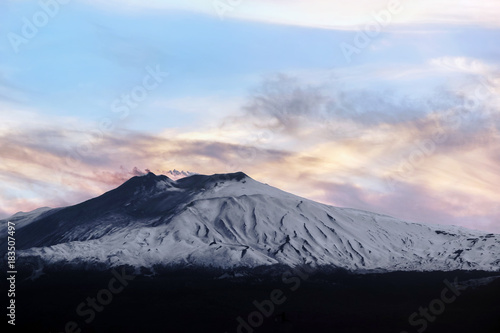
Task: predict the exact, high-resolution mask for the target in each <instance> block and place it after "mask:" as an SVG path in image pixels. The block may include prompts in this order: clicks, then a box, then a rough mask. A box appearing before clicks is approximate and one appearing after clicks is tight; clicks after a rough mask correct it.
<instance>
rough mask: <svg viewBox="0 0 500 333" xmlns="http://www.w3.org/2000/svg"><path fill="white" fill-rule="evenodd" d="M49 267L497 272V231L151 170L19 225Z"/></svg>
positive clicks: (30, 252)
mask: <svg viewBox="0 0 500 333" xmlns="http://www.w3.org/2000/svg"><path fill="white" fill-rule="evenodd" d="M18 239H19V240H18V244H19V247H20V248H19V249H20V251H18V254H19V256H20V257H22V258H23V257H32V256H34V257H39V258H41V259H42V260H44V261H46V262H48V263H57V262H85V263H96V264H97V263H101V264H108V265H111V266H116V265H121V264H130V265H134V266H137V267H139V266H144V267H151V266H153V265H155V264H162V265H173V264H194V265H202V266H217V267H234V266H246V267H255V266H259V265H272V264H278V263H281V264H286V265H291V266H294V265H298V264H310V265H313V266H325V265H327V266H335V267H343V268H347V269H351V270H371V269H383V270H418V271H420V270H454V269H481V270H498V267H499V264H500V259H499V253H500V235H495V234H487V233H484V232H479V231H473V230H468V229H464V228H460V227H453V226H437V225H423V224H416V223H407V222H403V221H400V220H397V219H394V218H391V217H388V216H383V215H378V214H374V213H369V212H365V211H360V210H354V209H345V208H336V207H332V206H327V205H323V204H319V203H316V202H313V201H310V200H307V199H304V198H300V197H297V196H295V195H292V194H289V193H286V192H283V191H281V190H278V189H276V188H273V187H271V186H268V185H264V184H261V183H259V182H257V181H255V180H253V179H251V178H250V177H248V176H246V175H245V174H243V173H234V174H227V175H213V176H202V175H194V176H190V177H187V178H183V179H180V180H177V181H173V180H171V179H169V178H168V177H166V176H156V175H154V174H152V173H149V174H148V175H145V176H141V177H134V178H132V179H130V180H129V181H127V182H126V183H124V184H123V185H122V186H120V187H118V188H117V189H115V190H113V191H110V192H108V193H105V194H104V195H102V196H100V197H98V198H95V199H92V200H89V201H87V202H84V203H81V204H79V205H76V206H71V207H66V208H63V209H58V210H55V211H53V212H52V211H48V212H45V213H44V214H43V215H42V216H41V217H40V218H38V219H37V220H36V221H32V222H31V223H29V224H26V225H25V226H24V227H22V228H20V229H18Z"/></svg>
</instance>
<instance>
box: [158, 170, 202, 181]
mask: <svg viewBox="0 0 500 333" xmlns="http://www.w3.org/2000/svg"><path fill="white" fill-rule="evenodd" d="M165 174H166V175H167V176H168V178H170V179H173V180H178V179H181V178H184V177H189V176H193V175H196V173H195V172H191V171H184V170H182V171H179V170H176V169H174V170H169V171H167V172H166V173H165Z"/></svg>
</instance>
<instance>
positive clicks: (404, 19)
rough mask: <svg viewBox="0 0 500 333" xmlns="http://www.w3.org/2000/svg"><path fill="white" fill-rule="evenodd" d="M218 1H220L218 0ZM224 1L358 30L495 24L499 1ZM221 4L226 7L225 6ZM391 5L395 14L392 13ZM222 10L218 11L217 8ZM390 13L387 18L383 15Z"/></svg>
mask: <svg viewBox="0 0 500 333" xmlns="http://www.w3.org/2000/svg"><path fill="white" fill-rule="evenodd" d="M87 2H88V3H90V4H93V5H98V6H101V7H105V8H112V9H113V10H115V9H117V8H119V9H121V10H123V11H126V12H128V13H131V14H133V13H135V12H136V11H137V10H138V9H142V10H145V11H147V10H155V11H157V10H162V9H163V10H189V11H195V12H200V13H204V14H208V15H214V16H217V15H219V14H220V13H219V12H218V10H217V8H216V4H217V0H216V1H206V0H192V1H181V0H170V1H161V0H147V1H140V0H131V1H127V3H126V4H125V5H124V4H123V2H121V1H118V0H112V1H109V0H108V1H102V0H87ZM219 3H220V2H219ZM222 3H223V4H225V5H226V6H225V8H226V10H225V11H224V13H225V17H228V18H237V19H243V20H254V21H263V22H269V23H277V24H286V25H299V26H310V27H316V28H325V29H355V30H357V29H360V28H361V27H363V26H365V25H366V24H368V23H370V22H372V21H373V22H377V20H387V21H388V23H390V24H391V25H393V26H402V27H404V28H408V27H409V26H411V25H414V26H422V25H424V24H425V25H479V26H485V27H498V26H499V23H498V19H497V13H498V12H499V8H500V7H499V6H500V5H499V3H498V2H497V1H495V0H485V1H481V2H478V1H472V0H462V1H458V2H457V1H451V0H438V1H432V0H422V1H408V0H355V1H348V2H346V1H341V0H312V1H298V0H289V1H282V0H274V1H269V0H253V1H245V0H243V1H241V2H238V3H237V4H236V5H234V4H228V3H226V2H222ZM223 7H224V6H223ZM391 10H394V14H391ZM219 11H220V10H219ZM386 13H389V14H388V15H389V17H386V15H387V14H386Z"/></svg>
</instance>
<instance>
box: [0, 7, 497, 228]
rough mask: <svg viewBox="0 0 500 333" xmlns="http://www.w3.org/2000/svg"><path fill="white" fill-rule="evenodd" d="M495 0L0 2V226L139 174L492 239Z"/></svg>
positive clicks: (494, 219)
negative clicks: (230, 181) (267, 190)
mask: <svg viewBox="0 0 500 333" xmlns="http://www.w3.org/2000/svg"><path fill="white" fill-rule="evenodd" d="M498 17H500V2H499V1H497V0H483V1H480V2H479V1H472V0H471V1H469V0H454V1H451V0H433V1H430V0H420V1H410V0H400V1H397V0H396V1H379V0H351V1H340V0H308V1H298V0H190V1H186V0H182V1H181V0H165V1H161V0H142V1H141V0H127V1H119V0H107V1H105V0H81V1H78V0H72V1H69V0H64V1H63V0H60V1H56V0H42V1H40V2H38V1H20V0H17V1H14V0H9V1H1V2H0V35H1V36H2V38H0V120H1V121H0V218H6V217H8V216H10V215H12V214H14V213H16V212H18V211H30V210H33V209H35V208H37V207H42V206H50V207H59V206H65V205H71V204H75V203H78V202H81V201H83V200H86V199H89V198H92V197H95V196H97V195H99V194H102V193H103V192H105V191H108V190H110V189H113V188H114V187H116V186H118V185H119V184H121V183H122V182H124V181H125V180H127V179H128V178H130V177H132V176H134V175H138V174H141V173H143V172H145V170H146V169H147V170H151V171H152V172H154V173H157V174H161V173H165V172H167V171H168V170H171V169H177V170H186V171H191V172H196V173H202V174H213V173H226V172H234V171H240V170H241V171H244V172H245V173H247V174H248V175H249V176H251V177H252V178H254V179H256V180H258V181H261V182H264V183H268V184H269V185H272V186H276V187H278V188H281V189H283V190H285V191H288V192H292V193H294V194H297V195H300V196H303V197H306V198H309V199H313V200H316V201H320V202H323V203H327V204H331V205H334V206H341V207H352V208H359V209H364V210H369V211H374V212H378V213H383V214H388V215H391V216H394V217H398V218H401V219H404V220H407V221H414V222H423V223H435V224H455V225H460V226H464V227H467V228H472V229H479V230H486V231H490V232H497V233H500V191H499V188H500V20H499V19H498Z"/></svg>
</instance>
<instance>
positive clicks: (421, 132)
mask: <svg viewBox="0 0 500 333" xmlns="http://www.w3.org/2000/svg"><path fill="white" fill-rule="evenodd" d="M426 66H430V67H431V68H435V69H436V71H441V70H442V71H446V72H447V73H448V72H452V73H453V75H454V76H453V80H450V83H449V84H448V85H446V86H443V87H442V89H441V90H440V91H439V92H437V93H436V92H432V93H428V94H419V95H417V96H412V95H407V96H408V97H409V98H413V99H414V100H413V101H412V102H408V100H407V99H405V98H404V96H405V94H404V93H403V94H401V92H398V94H390V93H387V92H386V91H385V90H377V89H369V88H368V87H365V88H363V89H362V90H360V89H357V88H353V89H348V88H346V87H345V86H338V83H339V82H338V81H335V83H334V84H336V85H337V86H336V87H337V89H334V90H332V89H331V88H332V86H331V82H329V81H324V80H323V79H321V80H316V81H311V80H310V79H303V78H301V77H300V76H291V75H284V74H279V75H274V76H270V77H267V78H265V79H264V80H263V81H262V84H261V85H258V86H256V87H255V88H254V89H252V90H251V92H250V94H249V96H248V99H247V101H246V102H245V103H243V105H242V108H241V109H240V111H239V112H229V113H228V114H230V116H228V115H224V116H223V117H222V119H219V120H217V124H216V125H214V123H213V122H212V123H210V125H207V126H204V127H199V126H198V127H195V126H193V127H191V128H182V129H180V128H177V129H176V128H171V129H167V130H164V131H162V132H160V133H157V134H145V133H143V132H138V131H133V130H126V129H124V128H121V129H120V128H116V129H114V130H113V131H109V132H107V133H106V134H105V135H102V136H101V137H98V138H96V137H93V136H92V135H91V133H92V128H93V127H92V124H90V123H89V124H86V123H83V124H82V123H80V124H79V126H76V125H75V123H74V119H71V118H66V119H63V118H52V119H47V118H46V119H39V118H36V117H35V116H34V117H33V120H32V121H30V120H29V119H26V118H29V115H30V112H31V111H22V110H21V111H22V112H24V113H15V114H11V113H4V118H5V123H7V124H9V125H8V126H2V127H0V149H1V151H2V155H1V159H2V163H1V164H0V179H1V181H2V184H3V186H2V189H3V191H2V192H0V196H1V199H2V200H1V202H2V206H0V211H3V212H4V213H3V214H6V213H7V212H8V213H9V214H10V213H14V212H16V211H17V210H29V209H32V208H36V207H39V206H58V205H67V204H73V203H76V202H78V201H81V200H84V199H88V198H90V197H93V196H96V195H99V194H101V193H102V192H104V191H107V190H109V189H112V188H113V187H115V186H117V185H119V184H120V183H122V182H123V181H125V180H126V179H127V178H129V177H131V176H133V175H137V174H139V173H141V172H144V170H146V169H149V170H151V171H153V172H157V173H164V172H166V171H167V170H170V169H173V168H177V169H185V170H191V171H195V172H198V173H206V174H211V173H217V172H232V171H238V170H243V171H245V172H247V173H248V174H250V175H251V176H253V177H254V178H255V179H257V180H260V181H263V182H267V183H269V184H270V185H274V186H277V187H280V188H283V189H285V190H287V191H290V192H293V193H296V194H298V195H302V196H305V197H308V198H311V199H315V200H319V201H322V202H325V203H329V204H334V205H339V206H348V207H355V208H361V209H367V210H372V211H378V212H382V213H386V214H390V215H396V216H398V217H401V218H405V219H408V220H413V221H420V222H428V223H441V224H459V225H463V226H466V227H470V228H477V229H484V230H491V231H500V228H499V225H498V220H499V217H500V215H499V214H500V210H499V208H498V203H499V202H500V196H499V194H498V191H497V188H498V187H499V186H500V178H499V176H498V175H499V174H500V172H499V170H498V166H499V165H500V153H499V152H500V108H499V107H498V104H497V98H498V84H497V83H498V81H497V80H496V78H497V76H496V75H497V74H496V73H497V68H496V67H495V66H493V65H489V64H487V63H483V62H478V61H476V60H473V59H466V60H463V59H452V58H450V59H448V58H442V59H441V58H439V59H436V60H433V61H430V62H429V64H427V65H426ZM370 75H373V80H377V75H383V74H380V73H379V74H373V73H369V72H367V76H370ZM446 75H447V76H448V77H450V78H451V77H452V76H450V74H446ZM464 75H466V76H467V77H468V79H467V80H463V81H462V83H463V84H462V83H460V81H461V78H465V76H464ZM471 77H472V78H474V79H475V80H471V79H470V78H471ZM471 82H476V84H475V85H474V84H472V83H471ZM395 84H397V81H396V82H395ZM484 85H486V86H484ZM474 87H479V88H481V89H479V90H476V89H471V88H474ZM478 91H479V92H480V93H479V94H478V93H477V92H478ZM213 101H215V102H214V103H216V102H217V100H216V99H214V100H212V102H213ZM346 101H347V102H346ZM340 102H342V103H345V105H344V104H342V103H340ZM162 103H163V102H162ZM178 104H179V105H181V104H184V103H182V102H179V103H178ZM198 104H199V103H198V102H194V103H193V104H192V105H193V106H196V107H195V109H198V107H197V105H198ZM223 104H224V103H223ZM343 105H344V106H343ZM388 110H390V111H388ZM208 118H210V117H208ZM37 124H38V125H37ZM89 140H90V141H89ZM89 142H90V144H88V143H89ZM0 213H1V212H0Z"/></svg>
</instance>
